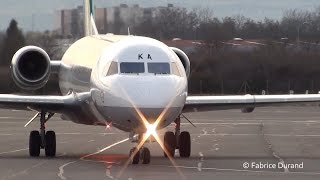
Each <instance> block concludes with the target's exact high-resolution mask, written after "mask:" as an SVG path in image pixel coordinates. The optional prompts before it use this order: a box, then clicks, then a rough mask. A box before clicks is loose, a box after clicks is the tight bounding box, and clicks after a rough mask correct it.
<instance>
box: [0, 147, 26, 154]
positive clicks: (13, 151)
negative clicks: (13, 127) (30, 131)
mask: <svg viewBox="0 0 320 180" xmlns="http://www.w3.org/2000/svg"><path fill="white" fill-rule="evenodd" d="M27 150H29V148H24V149H17V150H12V151H7V152H0V155H3V154H11V153H16V152H20V151H27Z"/></svg>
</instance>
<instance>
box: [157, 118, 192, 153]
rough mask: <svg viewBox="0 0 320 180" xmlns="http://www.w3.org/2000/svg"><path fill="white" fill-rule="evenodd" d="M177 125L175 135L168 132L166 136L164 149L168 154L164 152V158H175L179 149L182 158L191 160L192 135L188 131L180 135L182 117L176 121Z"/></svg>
mask: <svg viewBox="0 0 320 180" xmlns="http://www.w3.org/2000/svg"><path fill="white" fill-rule="evenodd" d="M175 123H176V127H175V133H173V132H171V131H167V132H166V133H165V135H164V141H163V142H164V147H165V149H166V150H167V153H168V154H167V153H166V152H164V156H165V157H168V155H169V156H170V157H174V154H175V150H176V149H179V154H180V157H183V158H189V157H190V154H191V137H190V133H189V132H187V131H183V132H181V133H180V124H181V120H180V117H178V118H177V119H176V120H175Z"/></svg>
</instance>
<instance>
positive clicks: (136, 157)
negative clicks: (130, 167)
mask: <svg viewBox="0 0 320 180" xmlns="http://www.w3.org/2000/svg"><path fill="white" fill-rule="evenodd" d="M135 151H137V148H132V149H131V150H130V158H131V155H132V154H133V153H134V152H135ZM139 161H140V152H139V151H138V152H137V153H136V154H135V155H134V156H133V158H132V164H139Z"/></svg>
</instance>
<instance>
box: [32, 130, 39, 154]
mask: <svg viewBox="0 0 320 180" xmlns="http://www.w3.org/2000/svg"><path fill="white" fill-rule="evenodd" d="M40 146H41V136H40V133H39V131H31V132H30V136H29V154H30V156H31V157H38V156H39V155H40Z"/></svg>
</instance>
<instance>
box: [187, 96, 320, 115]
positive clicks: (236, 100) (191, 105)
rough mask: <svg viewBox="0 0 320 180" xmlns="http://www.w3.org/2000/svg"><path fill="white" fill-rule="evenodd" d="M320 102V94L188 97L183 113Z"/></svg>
mask: <svg viewBox="0 0 320 180" xmlns="http://www.w3.org/2000/svg"><path fill="white" fill-rule="evenodd" d="M310 102H320V94H301V95H243V96H188V97H187V100H186V103H185V106H184V109H183V112H198V111H211V110H226V109H241V108H251V109H252V110H249V112H250V111H251V112H252V111H253V109H254V108H255V107H260V106H270V105H276V104H290V103H291V104H297V103H310Z"/></svg>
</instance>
